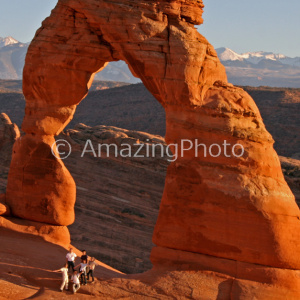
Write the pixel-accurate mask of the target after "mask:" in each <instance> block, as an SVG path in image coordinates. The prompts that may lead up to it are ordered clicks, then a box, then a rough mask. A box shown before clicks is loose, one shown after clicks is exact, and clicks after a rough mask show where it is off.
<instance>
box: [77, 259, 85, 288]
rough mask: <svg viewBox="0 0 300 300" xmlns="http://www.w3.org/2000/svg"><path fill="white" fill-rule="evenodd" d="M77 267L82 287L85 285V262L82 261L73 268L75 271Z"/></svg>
mask: <svg viewBox="0 0 300 300" xmlns="http://www.w3.org/2000/svg"><path fill="white" fill-rule="evenodd" d="M78 267H79V273H80V279H81V283H83V285H86V284H87V281H86V267H87V261H86V260H85V259H84V260H83V261H82V262H81V263H80V264H79V265H78V266H76V267H75V269H77V268H78Z"/></svg>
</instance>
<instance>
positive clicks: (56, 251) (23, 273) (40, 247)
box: [0, 228, 298, 300]
mask: <svg viewBox="0 0 300 300" xmlns="http://www.w3.org/2000/svg"><path fill="white" fill-rule="evenodd" d="M0 235H1V238H3V240H1V247H0V256H1V261H0V285H1V289H0V299H1V300H21V299H25V298H26V299H28V298H29V299H42V300H44V299H45V300H48V299H108V300H110V299H163V300H169V299H197V300H198V299H199V300H211V299H218V300H227V299H246V300H250V299H251V300H252V299H264V300H282V299H289V300H294V299H295V300H296V299H298V298H297V294H296V293H295V291H293V290H292V289H284V288H282V285H283V282H278V285H277V286H275V287H274V286H270V285H269V284H263V283H261V282H260V280H261V279H260V278H262V277H261V275H262V270H259V268H258V269H257V270H256V272H254V274H255V273H256V275H258V276H257V277H256V278H257V280H258V281H259V282H253V281H251V280H247V279H236V278H234V277H232V276H229V275H224V274H222V272H216V271H211V270H210V268H209V267H207V266H203V267H202V270H174V268H171V269H169V270H168V269H156V270H152V271H149V272H146V273H144V274H139V275H129V276H125V275H123V274H121V273H120V272H118V271H117V270H114V269H112V268H110V267H109V266H107V265H105V264H103V263H101V262H98V263H99V264H100V266H98V267H96V278H97V279H96V282H95V283H94V284H88V285H87V286H82V287H81V288H80V290H79V291H78V293H77V294H76V295H73V294H72V293H71V291H67V292H63V293H61V292H60V291H59V286H60V283H61V274H59V273H53V272H51V271H52V270H56V269H59V268H61V267H62V265H63V264H64V262H65V255H66V253H67V249H66V248H63V247H61V246H58V245H55V244H52V243H49V242H46V241H44V240H42V239H41V238H40V237H36V236H32V235H28V234H24V233H18V232H14V231H10V230H7V229H3V228H0ZM16 245H18V247H16ZM76 252H77V254H80V253H79V252H78V251H76ZM210 259H211V258H210V257H206V258H205V260H206V261H209V260H210ZM217 263H218V264H219V265H218V267H217V269H219V270H220V269H222V267H223V268H224V267H226V264H227V265H228V264H230V263H232V262H224V261H223V262H222V261H217ZM247 267H248V268H249V266H247ZM224 269H225V268H224ZM251 271H253V270H251ZM282 275H284V271H282V274H277V276H278V279H279V280H281V279H283V277H282ZM295 275H296V274H295ZM243 276H244V277H245V278H247V277H249V274H243ZM252 276H253V274H252ZM296 276H297V275H296ZM250 277H251V274H250ZM270 295H271V297H270Z"/></svg>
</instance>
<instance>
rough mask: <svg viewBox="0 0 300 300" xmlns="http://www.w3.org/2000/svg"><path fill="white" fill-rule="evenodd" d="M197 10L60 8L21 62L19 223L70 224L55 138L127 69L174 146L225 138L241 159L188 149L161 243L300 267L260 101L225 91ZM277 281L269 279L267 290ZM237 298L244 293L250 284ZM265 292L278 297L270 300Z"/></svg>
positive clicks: (164, 213)
mask: <svg viewBox="0 0 300 300" xmlns="http://www.w3.org/2000/svg"><path fill="white" fill-rule="evenodd" d="M202 7H203V6H202V3H201V1H196V0H195V1H184V0H178V1H171V2H170V1H147V2H140V1H129V0H128V1H127V0H123V1H121V0H120V1H105V0H103V1H97V2H95V1H92V0H86V1H74V0H60V1H59V2H58V4H57V6H56V8H55V9H54V10H53V12H52V15H51V17H49V18H47V19H46V20H45V21H44V22H43V26H42V27H41V29H39V30H38V32H37V34H36V36H35V38H34V40H33V42H32V43H31V46H30V47H29V51H28V55H27V58H26V66H25V69H24V94H25V97H26V116H25V119H24V122H23V126H22V129H23V130H24V131H25V132H26V136H25V137H24V138H21V139H19V140H18V142H17V143H16V145H15V147H14V152H15V154H14V156H13V160H12V165H11V171H10V174H9V183H8V188H7V202H8V204H9V206H10V207H11V209H12V213H13V214H15V215H17V216H19V217H22V218H26V219H31V220H36V221H41V222H47V223H51V224H61V225H67V224H70V223H71V222H72V220H73V209H72V208H73V205H74V197H75V185H74V183H73V181H72V179H71V177H70V175H69V173H68V172H67V170H66V169H65V167H64V165H63V164H62V163H61V162H60V161H59V160H57V159H54V158H53V156H51V154H50V147H51V144H52V143H53V141H54V138H53V136H54V135H56V134H58V133H59V132H60V131H61V130H62V129H63V128H64V127H65V126H66V124H67V123H68V122H69V121H70V119H71V118H72V116H73V114H74V111H75V108H76V105H77V104H79V102H80V101H81V100H82V99H83V98H84V96H85V95H86V93H87V91H88V87H89V86H90V84H91V81H92V79H93V76H94V75H93V74H94V73H95V72H97V71H100V70H101V69H102V68H104V67H105V66H106V63H107V62H108V61H113V60H124V61H126V62H127V63H128V64H129V65H130V68H131V70H132V71H133V73H134V74H135V75H136V76H139V77H140V78H141V79H142V81H143V82H144V84H145V86H146V87H147V88H148V89H149V91H150V92H151V93H152V94H153V95H154V96H155V97H156V99H157V100H158V101H159V102H160V103H161V104H162V105H163V106H164V108H165V110H166V118H167V133H166V141H167V143H169V144H171V143H180V141H181V140H182V139H190V140H192V141H195V140H198V142H200V143H204V144H206V145H208V146H209V145H211V144H214V143H218V144H222V143H223V142H224V140H226V141H227V142H228V143H230V144H231V145H234V144H237V143H238V144H241V145H242V146H243V147H244V149H245V153H244V155H243V156H242V157H232V156H231V157H227V156H226V155H221V156H219V157H217V158H215V157H207V158H205V157H203V155H200V157H198V158H196V157H195V155H194V153H195V147H193V148H192V149H191V150H190V151H189V152H186V153H185V155H184V156H183V157H181V158H179V159H178V160H177V161H176V162H174V163H172V164H171V165H170V167H169V169H168V174H167V178H166V185H165V191H164V196H163V199H162V203H161V208H160V214H159V217H158V222H157V225H156V228H155V232H154V238H153V241H154V243H155V244H156V245H158V246H160V247H162V248H165V249H168V248H172V249H175V250H181V251H185V252H194V253H200V254H206V255H209V256H214V257H217V258H222V259H229V260H233V261H239V262H244V263H250V264H256V265H262V266H266V267H267V266H268V267H271V268H284V269H293V270H297V269H299V268H300V258H299V255H298V253H299V252H300V243H299V238H300V236H299V235H300V221H299V218H300V212H299V209H298V207H297V205H296V203H295V199H294V196H293V194H292V193H291V191H290V189H289V188H288V186H287V184H286V182H285V180H284V178H283V175H282V171H281V168H280V163H279V159H278V156H277V154H276V153H275V151H274V149H273V139H272V137H271V136H270V134H269V133H268V132H267V131H266V129H265V126H264V124H263V121H262V118H261V116H260V113H259V111H258V109H257V107H256V105H255V103H254V101H253V100H252V99H251V97H250V96H249V95H248V94H247V93H246V92H244V91H243V90H242V89H240V88H236V87H233V86H232V85H230V84H228V83H227V80H226V74H225V69H224V67H223V66H222V65H221V63H220V62H219V60H218V58H217V55H216V52H215V50H214V49H213V47H212V46H211V45H210V44H209V43H208V42H207V40H206V39H205V38H204V37H202V36H201V35H200V34H199V33H198V32H197V30H196V29H195V28H194V26H193V25H194V24H200V23H201V22H202V18H201V12H202ZM202 154H203V153H202ZM162 253H164V252H162ZM156 254H157V253H156V252H155V251H154V252H153V254H152V259H153V262H154V263H155V262H156V261H157V260H156ZM166 258H167V253H166ZM175 263H176V261H175ZM246 268H247V267H246V266H242V269H243V272H244V271H246ZM283 273H284V272H283ZM288 273H289V272H287V273H286V274H288ZM286 274H284V275H283V278H284V280H283V281H282V282H283V283H282V285H283V286H282V288H283V289H287V288H290V287H292V289H293V290H296V291H297V287H298V281H297V280H296V281H292V280H289V278H288V276H289V275H286ZM236 276H240V275H239V274H237V275H236ZM273 276H275V275H274V274H272V273H268V272H266V275H265V277H264V279H263V282H267V281H268V280H269V279H270V278H272V277H273ZM254 280H256V275H255V276H254ZM273 283H274V282H273V281H271V284H273ZM239 289H242V292H244V293H247V292H248V291H247V287H245V286H243V284H241V285H239V286H238V288H237V290H239ZM266 293H267V294H268V297H267V296H266V297H265V299H267V298H270V299H271V298H272V296H271V295H272V293H274V292H272V290H271V291H267V292H266ZM251 294H252V295H256V293H255V292H250V294H248V299H249V295H251ZM246 299H247V297H246Z"/></svg>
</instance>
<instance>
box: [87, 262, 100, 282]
mask: <svg viewBox="0 0 300 300" xmlns="http://www.w3.org/2000/svg"><path fill="white" fill-rule="evenodd" d="M96 266H98V264H97V263H96V262H95V257H92V258H91V260H90V261H89V264H88V268H89V271H88V273H87V280H89V279H90V275H91V276H92V282H94V270H95V268H96Z"/></svg>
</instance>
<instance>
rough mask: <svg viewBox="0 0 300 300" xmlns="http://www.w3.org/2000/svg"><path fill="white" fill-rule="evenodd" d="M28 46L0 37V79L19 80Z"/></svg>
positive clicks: (12, 39) (10, 38)
mask: <svg viewBox="0 0 300 300" xmlns="http://www.w3.org/2000/svg"><path fill="white" fill-rule="evenodd" d="M27 49H28V44H23V43H20V42H19V41H17V40H16V39H14V38H12V37H6V38H1V37H0V79H21V78H22V72H23V67H24V61H25V55H26V53H27Z"/></svg>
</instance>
